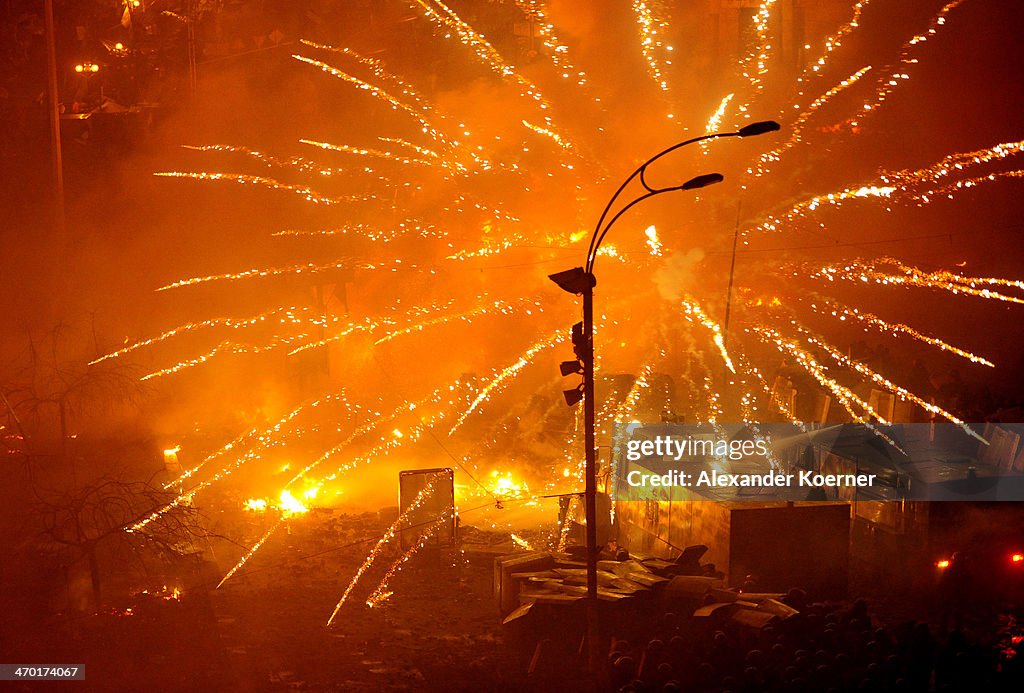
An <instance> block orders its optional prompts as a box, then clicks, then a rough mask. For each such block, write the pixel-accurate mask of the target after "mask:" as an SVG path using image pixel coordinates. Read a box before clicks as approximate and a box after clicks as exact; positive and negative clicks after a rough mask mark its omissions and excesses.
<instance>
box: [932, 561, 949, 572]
mask: <svg viewBox="0 0 1024 693" xmlns="http://www.w3.org/2000/svg"><path fill="white" fill-rule="evenodd" d="M935 567H936V568H938V569H939V570H945V569H946V568H948V567H949V559H947V558H943V559H942V560H941V561H936V562H935Z"/></svg>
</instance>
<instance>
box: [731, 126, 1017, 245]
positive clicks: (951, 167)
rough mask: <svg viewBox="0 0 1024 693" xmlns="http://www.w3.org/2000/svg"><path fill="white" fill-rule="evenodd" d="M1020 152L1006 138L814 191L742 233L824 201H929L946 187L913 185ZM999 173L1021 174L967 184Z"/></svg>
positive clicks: (777, 226) (774, 224)
mask: <svg viewBox="0 0 1024 693" xmlns="http://www.w3.org/2000/svg"><path fill="white" fill-rule="evenodd" d="M1021 153H1024V141H1018V142H1003V143H1000V144H997V145H994V146H992V147H988V148H985V149H978V150H975V151H971V152H956V153H953V154H949V155H947V156H945V157H943V158H942V159H940V160H939V161H937V162H935V163H934V164H931V165H929V166H925V167H923V168H919V169H913V170H911V169H905V170H902V171H892V172H886V173H882V174H881V175H879V176H878V178H877V179H876V180H875V181H873V182H872V183H870V184H866V185H861V186H859V187H852V186H851V187H849V188H845V189H843V190H840V191H838V192H831V193H825V194H821V195H814V196H812V197H809V198H807V199H804V200H801V201H800V202H798V203H796V204H794V205H793V206H791V207H790V208H789V209H788V210H786V211H785V212H782V213H781V214H776V215H771V216H769V217H768V218H767V219H766V220H765V221H763V222H761V223H760V224H758V225H757V226H754V227H753V228H751V229H744V230H743V234H744V235H747V234H749V233H754V232H773V231H779V230H781V229H782V228H784V222H785V223H787V224H788V223H792V222H794V221H796V220H797V219H800V218H802V217H804V216H806V215H807V214H808V213H810V212H814V211H816V210H817V209H818V208H819V207H821V206H823V205H826V204H827V205H832V206H839V205H841V204H842V203H844V202H846V201H849V200H855V199H866V198H886V199H900V198H903V199H906V200H909V201H919V202H922V203H927V202H929V201H930V196H935V195H939V194H942V193H941V192H939V191H946V188H940V189H939V191H936V190H925V191H917V192H915V191H912V190H910V188H912V187H914V186H921V185H930V184H931V185H933V184H935V183H937V182H939V181H941V180H942V179H944V178H947V177H949V176H950V175H953V174H955V173H961V172H966V171H969V170H970V169H971V168H974V167H978V166H983V165H985V164H989V163H992V162H995V161H999V160H1002V159H1005V158H1007V157H1010V156H1015V155H1017V154H1021ZM769 154H770V152H769ZM1000 177H1008V178H1019V177H1021V176H1020V175H1019V174H1017V173H1016V172H1014V171H1008V172H1005V173H1003V174H990V175H988V176H981V177H978V178H976V179H971V182H970V184H969V185H968V186H967V187H972V186H974V185H979V184H981V183H983V182H991V181H995V180H999V179H1000ZM964 185H965V184H964V182H963V181H961V183H960V184H959V186H958V185H957V184H955V183H954V184H953V187H954V188H958V187H959V188H962V187H964ZM947 192H948V191H947Z"/></svg>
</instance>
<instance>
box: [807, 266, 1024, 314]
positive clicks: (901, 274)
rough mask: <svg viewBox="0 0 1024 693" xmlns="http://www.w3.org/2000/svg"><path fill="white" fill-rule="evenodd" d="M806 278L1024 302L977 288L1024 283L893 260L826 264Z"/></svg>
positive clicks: (1021, 285)
mask: <svg viewBox="0 0 1024 693" xmlns="http://www.w3.org/2000/svg"><path fill="white" fill-rule="evenodd" d="M876 265H880V266H882V267H888V268H890V270H889V271H882V270H879V269H878V268H877V267H876ZM807 276H809V277H810V278H812V279H825V280H827V281H830V282H834V281H835V280H836V279H843V280H846V281H852V282H861V283H864V284H868V283H874V284H880V285H882V286H914V287H920V288H925V289H940V290H942V291H948V292H949V293H951V294H954V295H955V294H967V295H969V296H977V297H979V298H987V299H991V300H994V301H1005V302H1007V303H1020V304H1024V299H1022V298H1018V297H1016V296H1009V295H1007V294H1003V293H999V292H997V291H992V290H991V289H979V288H977V287H978V285H988V286H1010V287H1014V288H1017V289H1024V282H1021V281H1017V280H1012V279H999V278H995V277H964V276H961V275H958V274H955V273H953V272H948V271H946V270H939V271H936V272H925V271H923V270H921V269H918V268H917V267H910V266H909V265H904V264H903V263H901V262H899V261H898V260H894V259H892V258H882V259H879V260H876V261H875V264H866V263H863V262H861V261H852V262H848V263H846V264H844V265H825V266H823V267H820V268H817V269H812V270H811V271H810V272H809V273H808V275H807Z"/></svg>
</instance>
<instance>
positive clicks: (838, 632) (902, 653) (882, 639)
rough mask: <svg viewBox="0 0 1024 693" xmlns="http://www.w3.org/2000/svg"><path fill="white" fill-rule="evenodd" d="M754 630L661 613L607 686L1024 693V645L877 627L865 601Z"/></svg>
mask: <svg viewBox="0 0 1024 693" xmlns="http://www.w3.org/2000/svg"><path fill="white" fill-rule="evenodd" d="M783 601H785V602H786V603H787V604H789V605H790V606H792V607H793V608H795V609H797V610H798V613H797V614H796V615H794V616H791V617H789V618H788V619H785V620H775V621H773V622H771V623H769V624H768V625H765V626H764V627H762V628H760V629H753V628H750V627H748V626H744V625H741V624H740V623H738V622H735V621H730V620H728V619H708V618H694V617H692V616H688V615H684V614H674V613H665V614H663V615H662V616H661V618H660V619H659V621H658V623H657V624H656V627H655V628H654V629H653V631H652V632H653V634H654V637H652V638H650V639H649V640H646V639H645V641H644V642H628V641H626V640H618V639H616V640H613V641H612V643H611V650H610V652H609V654H608V676H609V681H610V683H611V689H612V690H615V691H620V692H622V693H662V692H664V693H669V692H672V691H687V692H693V693H725V692H726V691H728V692H730V693H756V692H758V691H773V692H774V691H779V692H792V693H804V692H811V691H814V692H816V693H817V692H829V691H834V692H836V693H840V692H844V691H881V692H883V693H884V692H886V691H893V692H896V691H900V692H903V691H914V692H916V691H1010V690H1013V691H1024V662H1022V660H1024V644H1022V643H1021V638H1014V639H1013V644H1012V646H1011V647H1010V648H1009V649H1007V648H1006V647H1003V648H999V647H996V646H995V643H993V642H991V641H990V640H988V641H981V640H978V639H975V638H973V637H971V636H968V635H967V634H965V632H964V631H962V630H959V629H954V630H952V631H951V632H948V633H945V634H942V635H939V634H937V633H936V632H934V630H933V629H932V628H931V627H929V626H928V625H927V624H926V623H922V622H914V621H910V622H905V623H902V624H900V625H898V626H895V627H888V628H886V627H880V626H878V625H876V624H875V623H874V622H873V620H872V618H871V615H870V614H869V612H868V607H867V604H866V603H865V602H864V601H856V602H854V603H853V604H845V605H836V604H808V603H807V599H806V596H805V595H804V594H803V593H802V592H801V591H800V590H791V591H790V593H789V594H787V595H786V597H785V598H784V599H783Z"/></svg>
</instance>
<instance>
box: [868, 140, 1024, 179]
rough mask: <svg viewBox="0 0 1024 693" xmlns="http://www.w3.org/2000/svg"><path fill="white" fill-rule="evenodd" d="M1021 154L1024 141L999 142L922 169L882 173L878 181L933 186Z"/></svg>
mask: <svg viewBox="0 0 1024 693" xmlns="http://www.w3.org/2000/svg"><path fill="white" fill-rule="evenodd" d="M1021 153H1024V140H1022V141H1017V142H1001V143H999V144H996V145H993V146H991V147H986V148H984V149H976V150H974V151H970V152H954V153H952V154H947V155H946V156H944V157H942V158H941V159H940V160H938V161H936V162H935V163H934V164H932V165H930V166H925V167H924V168H919V169H904V170H902V171H896V172H892V173H884V174H882V176H880V177H879V179H880V180H882V181H885V182H894V183H900V184H902V185H905V186H915V185H934V184H936V183H938V182H940V181H941V180H942V179H944V178H947V177H949V176H951V175H954V174H956V173H961V172H966V171H968V170H969V169H971V168H975V167H978V166H982V165H984V164H989V163H992V162H994V161H1000V160H1002V159H1005V158H1007V157H1011V156H1015V155H1017V154H1021Z"/></svg>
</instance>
